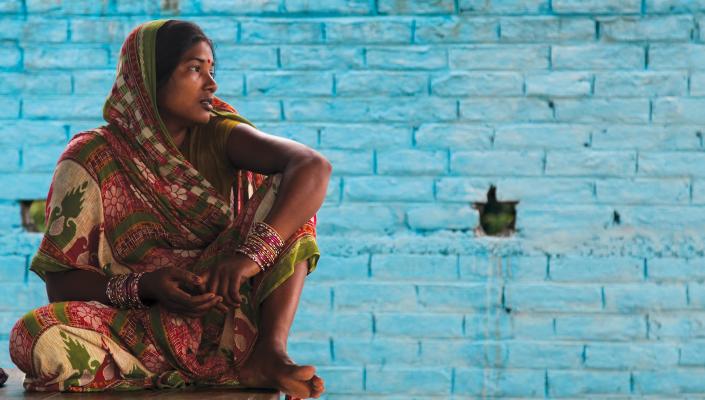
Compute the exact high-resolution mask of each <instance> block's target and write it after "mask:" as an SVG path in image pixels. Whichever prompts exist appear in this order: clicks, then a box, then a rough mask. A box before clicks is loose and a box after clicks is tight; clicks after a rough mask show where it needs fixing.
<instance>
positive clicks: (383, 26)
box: [325, 18, 411, 44]
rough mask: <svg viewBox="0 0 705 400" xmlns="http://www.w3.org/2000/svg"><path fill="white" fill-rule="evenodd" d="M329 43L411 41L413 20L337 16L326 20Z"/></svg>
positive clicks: (401, 42) (400, 42)
mask: <svg viewBox="0 0 705 400" xmlns="http://www.w3.org/2000/svg"><path fill="white" fill-rule="evenodd" d="M325 24H326V41H327V42H328V43H351V44H359V43H384V44H390V43H399V44H405V43H410V42H411V21H409V20H398V19H396V18H379V19H374V20H370V19H363V18H359V19H358V18H337V19H334V20H327V21H325Z"/></svg>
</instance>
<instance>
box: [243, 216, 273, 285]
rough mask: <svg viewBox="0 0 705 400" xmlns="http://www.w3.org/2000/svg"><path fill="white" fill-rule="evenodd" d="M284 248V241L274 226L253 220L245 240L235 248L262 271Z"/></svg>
mask: <svg viewBox="0 0 705 400" xmlns="http://www.w3.org/2000/svg"><path fill="white" fill-rule="evenodd" d="M283 248H284V241H283V240H282V238H281V236H279V234H278V233H277V231H276V230H274V228H272V227H271V226H269V225H268V224H266V223H265V222H262V221H259V222H255V224H254V226H253V227H252V229H251V231H250V233H249V234H248V235H247V238H246V239H245V242H244V243H242V244H240V245H239V246H238V247H237V249H236V250H235V252H236V253H242V254H244V255H246V256H247V257H248V258H250V259H251V260H252V261H254V262H255V263H256V264H257V265H259V268H260V269H261V270H262V272H265V271H266V269H267V267H270V266H271V265H273V264H274V262H275V261H276V259H277V256H278V255H279V253H280V252H281V251H282V249H283Z"/></svg>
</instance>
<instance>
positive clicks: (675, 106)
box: [653, 97, 705, 124]
mask: <svg viewBox="0 0 705 400" xmlns="http://www.w3.org/2000/svg"><path fill="white" fill-rule="evenodd" d="M703 105H705V99H701V98H683V97H666V98H660V99H655V100H654V101H653V120H654V122H657V123H684V122H685V123H694V124H702V123H704V122H705V116H703V115H702V113H697V112H696V110H700V109H702V107H703Z"/></svg>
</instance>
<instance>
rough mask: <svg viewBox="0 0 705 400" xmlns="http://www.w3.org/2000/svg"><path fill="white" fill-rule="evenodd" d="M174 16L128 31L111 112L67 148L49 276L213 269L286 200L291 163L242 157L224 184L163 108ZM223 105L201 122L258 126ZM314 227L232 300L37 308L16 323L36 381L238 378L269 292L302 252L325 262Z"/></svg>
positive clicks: (52, 216)
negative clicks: (168, 25) (177, 140)
mask: <svg viewBox="0 0 705 400" xmlns="http://www.w3.org/2000/svg"><path fill="white" fill-rule="evenodd" d="M164 22H166V21H165V20H159V21H152V22H148V23H145V24H143V25H140V26H139V27H137V28H136V29H135V30H133V31H132V32H131V33H130V34H129V36H128V37H127V39H126V40H125V43H124V44H123V46H122V49H121V51H120V60H119V63H118V68H117V73H116V80H115V84H114V86H113V88H112V91H111V94H110V95H109V97H108V98H107V100H106V102H105V105H104V108H103V117H104V119H105V120H106V121H107V122H108V124H107V125H105V126H102V127H99V128H97V129H94V130H91V131H86V132H81V133H79V134H77V135H75V136H74V137H73V138H72V139H71V141H70V142H69V144H68V146H67V148H66V150H65V151H64V153H63V154H62V156H61V157H60V159H59V162H58V164H57V167H56V171H55V174H54V178H53V181H52V185H51V188H50V190H49V194H48V198H47V209H46V216H47V227H48V228H47V232H46V233H45V235H44V238H43V240H42V242H41V245H40V248H39V251H38V252H37V254H36V255H35V257H34V258H33V260H32V263H31V270H32V271H34V272H35V273H37V274H38V275H39V276H41V277H42V278H44V276H45V274H46V273H47V272H59V271H68V270H88V271H93V272H95V273H98V274H102V275H105V276H111V275H113V274H120V273H127V272H140V271H153V270H156V269H159V268H163V267H177V268H185V269H188V270H190V271H193V272H196V273H198V272H201V271H204V270H206V269H208V268H210V267H212V266H214V265H215V264H216V263H218V262H220V261H221V260H222V259H223V258H226V257H229V256H231V255H232V254H233V250H234V248H235V247H236V246H237V245H238V244H239V243H240V242H241V241H242V240H243V239H244V238H245V237H246V235H247V233H248V232H249V229H250V227H251V226H252V225H253V223H254V222H256V221H260V220H263V219H264V218H265V217H266V216H267V214H268V213H269V210H270V209H271V207H272V204H273V202H274V200H275V199H276V195H277V190H278V187H279V184H280V181H281V176H282V175H281V174H276V175H271V176H264V175H259V174H256V173H253V172H251V171H244V170H238V171H235V172H234V175H233V176H232V177H231V178H230V179H229V181H228V180H226V181H225V182H226V183H231V186H230V187H232V190H229V187H226V188H225V189H226V190H222V189H223V187H222V185H221V187H219V188H218V187H215V186H214V185H213V184H211V182H210V181H209V179H207V178H206V177H204V176H203V175H202V174H201V172H199V170H198V169H196V168H195V167H194V165H193V164H192V163H191V162H189V160H187V159H186V158H185V157H184V155H183V154H182V153H181V152H179V150H178V149H177V147H176V146H175V145H174V143H173V141H172V138H171V136H170V134H169V133H168V131H167V130H166V128H165V127H164V124H163V122H162V120H161V118H160V117H159V115H158V112H157V108H156V89H155V87H156V84H155V60H154V53H155V51H154V50H155V38H156V33H157V30H158V29H159V27H160V26H162V24H163V23H164ZM214 108H215V110H214V111H213V116H212V118H211V121H210V122H209V123H208V124H207V125H204V126H199V127H198V129H196V130H194V131H193V132H192V135H227V134H229V132H230V128H232V126H235V125H237V124H238V123H247V124H250V125H251V123H250V122H249V121H247V119H245V118H243V117H242V116H240V115H238V113H237V112H236V111H235V109H233V108H232V107H231V106H229V105H228V104H227V103H225V102H223V101H222V100H220V99H217V98H216V99H215V101H214ZM216 142H217V141H216ZM222 151H223V152H225V149H222ZM221 172H222V169H221ZM226 172H227V173H232V171H226ZM209 178H210V180H213V181H216V180H218V179H216V178H215V177H209ZM224 193H228V194H230V196H229V197H228V196H225V195H224ZM315 226H316V216H315V215H314V216H313V217H312V218H311V219H310V220H309V221H308V222H307V223H306V224H304V225H303V226H302V227H300V228H299V229H298V230H297V231H296V232H295V233H294V234H293V235H292V236H291V237H289V238H288V239H287V240H286V241H285V248H284V250H283V251H282V253H281V254H280V256H279V257H278V259H277V261H276V262H275V264H274V266H273V267H272V268H270V269H268V270H267V272H263V273H260V274H258V275H256V276H254V277H253V278H250V279H249V281H248V282H247V283H246V284H243V285H242V288H241V295H243V296H244V297H245V302H244V303H243V305H242V306H241V307H240V308H237V309H229V311H228V312H227V313H221V312H219V311H216V310H215V309H213V310H211V311H210V312H209V313H207V314H206V315H204V316H203V317H201V318H199V319H191V318H185V317H182V316H180V315H177V314H173V313H170V312H167V311H166V310H164V309H163V308H161V307H159V306H153V307H151V308H149V309H146V310H136V309H135V310H119V309H116V308H112V307H109V306H107V305H104V304H101V303H100V302H97V301H68V302H60V303H52V304H48V305H46V306H43V307H40V308H38V309H35V310H33V311H31V312H29V313H27V314H26V315H25V316H24V317H23V318H22V319H20V320H19V321H18V322H17V323H16V324H15V326H14V328H13V329H12V332H11V335H10V354H11V357H12V360H13V362H14V363H15V364H17V366H18V367H19V368H20V369H21V370H22V371H24V372H25V373H26V378H25V382H24V387H25V389H27V390H30V391H70V392H88V391H102V390H132V389H142V388H173V387H180V386H183V385H185V384H206V385H230V386H240V383H239V378H238V375H239V372H240V366H241V365H242V363H243V362H244V361H245V360H246V359H247V357H248V355H249V354H250V352H251V350H252V348H253V345H254V343H255V341H256V339H257V332H258V329H257V327H258V322H259V319H260V317H261V316H260V314H259V309H260V307H259V306H260V304H261V303H262V302H263V301H264V300H265V299H266V298H267V296H268V295H270V294H271V293H272V292H273V291H274V290H275V289H276V288H277V287H278V286H279V285H281V284H282V283H283V282H284V281H286V279H288V278H289V277H290V276H291V275H292V274H293V272H294V265H296V264H298V263H299V262H301V261H308V273H311V272H312V271H313V270H314V269H315V267H316V264H317V261H318V258H319V256H320V253H319V251H318V247H317V244H316V240H315V235H316V232H315Z"/></svg>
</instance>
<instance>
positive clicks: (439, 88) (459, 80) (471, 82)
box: [431, 72, 523, 97]
mask: <svg viewBox="0 0 705 400" xmlns="http://www.w3.org/2000/svg"><path fill="white" fill-rule="evenodd" d="M522 87H523V79H522V76H521V74H519V73H515V72H482V73H480V72H464V73H463V72H460V73H457V72H451V73H444V74H439V75H435V76H432V77H431V93H432V94H434V95H436V96H453V97H458V96H460V97H470V96H473V97H475V96H479V97H489V96H520V95H521V94H522V93H523V91H522Z"/></svg>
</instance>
